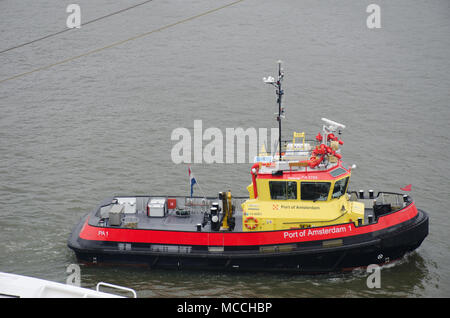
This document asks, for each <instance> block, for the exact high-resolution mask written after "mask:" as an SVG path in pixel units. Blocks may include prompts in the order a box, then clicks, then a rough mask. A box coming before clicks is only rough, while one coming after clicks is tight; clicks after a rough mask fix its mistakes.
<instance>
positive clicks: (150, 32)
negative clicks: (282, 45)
mask: <svg viewBox="0 0 450 318" xmlns="http://www.w3.org/2000/svg"><path fill="white" fill-rule="evenodd" d="M242 1H244V0H237V1H234V2H231V3H228V4H226V5H223V6H221V7H218V8H215V9H211V10H208V11H205V12H202V13H200V14H197V15H194V16H192V17H189V18H186V19H183V20H180V21H177V22H174V23H171V24H168V25H165V26H162V27H160V28H158V29H154V30H151V31H148V32H145V33H142V34H139V35H136V36H133V37H131V38H128V39H125V40H122V41H118V42H115V43H112V44H110V45H107V46H104V47H101V48H98V49H95V50H92V51H88V52H85V53H82V54H80V55H77V56H73V57H70V58H67V59H65V60H62V61H59V62H55V63H53V64H49V65H46V66H42V67H39V68H36V69H34V70H31V71H28V72H24V73H21V74H17V75H14V76H11V77H8V78H5V79H2V80H0V83H4V82H7V81H10V80H13V79H16V78H19V77H23V76H26V75H29V74H32V73H36V72H39V71H43V70H46V69H49V68H52V67H54V66H57V65H61V64H64V63H67V62H70V61H73V60H77V59H79V58H82V57H85V56H88V55H91V54H94V53H98V52H100V51H103V50H106V49H110V48H112V47H115V46H118V45H121V44H124V43H127V42H130V41H133V40H136V39H139V38H142V37H145V36H148V35H150V34H152V33H155V32H159V31H163V30H166V29H169V28H172V27H174V26H177V25H179V24H183V23H186V22H189V21H192V20H195V19H198V18H200V17H203V16H205V15H208V14H211V13H214V12H217V11H219V10H222V9H225V8H228V7H231V6H233V5H235V4H237V3H239V2H242Z"/></svg>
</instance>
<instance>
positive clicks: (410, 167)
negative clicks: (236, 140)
mask: <svg viewBox="0 0 450 318" xmlns="http://www.w3.org/2000/svg"><path fill="white" fill-rule="evenodd" d="M139 2H142V1H139V0H135V1H128V0H127V1H107V0H95V1H87V0H79V1H78V2H77V3H78V4H79V5H80V8H81V28H79V29H73V30H70V31H69V32H64V33H62V34H59V35H56V36H53V37H49V38H47V39H44V40H41V41H37V42H34V43H32V44H29V45H25V46H23V47H20V48H17V49H13V50H10V51H7V52H5V53H2V54H0V81H1V80H3V79H8V80H7V81H3V82H0V242H1V243H0V271H3V272H10V273H16V274H22V275H28V276H33V277H38V278H44V279H49V280H53V281H58V282H65V281H66V278H67V275H68V274H67V273H66V268H67V266H68V265H69V264H72V263H76V258H75V256H74V254H73V252H72V251H71V250H70V249H68V248H67V245H66V243H67V238H68V236H69V234H70V231H71V229H72V227H73V226H74V225H75V224H76V223H77V222H78V220H79V219H80V217H82V216H83V215H84V214H85V213H87V212H88V211H90V209H92V208H93V207H95V205H96V204H97V203H98V202H100V200H102V199H104V198H106V197H109V196H111V195H115V194H151V193H158V194H161V193H167V194H173V195H188V194H189V190H190V189H189V179H188V172H187V164H175V163H174V162H173V161H172V159H171V150H172V147H173V146H174V144H175V142H174V141H172V140H171V133H172V131H173V130H174V129H176V128H179V127H185V128H188V129H191V130H192V128H193V124H194V120H202V122H203V129H206V128H208V127H217V128H219V129H220V130H221V131H223V132H225V129H226V128H227V127H231V128H237V127H243V128H249V127H255V128H260V127H266V128H271V127H276V126H277V122H276V120H275V117H274V113H275V112H276V111H277V109H276V107H277V106H276V96H275V93H274V89H273V88H272V87H270V86H267V85H265V84H263V82H262V77H264V76H267V75H272V76H273V75H276V71H277V65H276V61H277V60H278V59H281V60H282V61H283V62H284V64H283V65H284V69H285V80H284V87H285V100H284V101H285V106H286V117H287V120H286V121H284V122H283V137H286V138H290V136H291V134H292V132H293V131H305V132H307V133H309V136H311V137H312V136H315V135H316V134H317V133H318V132H319V131H320V130H321V121H320V118H322V117H326V118H330V119H332V120H335V121H337V122H340V123H343V124H345V125H346V129H345V130H344V132H343V135H342V139H343V140H344V142H345V143H344V146H343V148H342V151H343V155H344V158H343V159H344V160H345V161H346V162H347V163H349V164H356V165H357V168H356V169H355V170H354V172H353V174H352V180H351V184H350V187H351V188H352V189H354V190H359V189H366V190H368V189H374V190H375V191H381V190H383V191H393V192H400V187H404V186H405V185H408V184H412V192H411V193H410V194H411V195H412V197H413V198H414V200H415V202H416V204H417V206H418V207H419V208H421V209H423V210H425V211H427V212H428V213H429V215H430V234H429V236H428V237H427V238H426V240H425V241H424V242H423V244H422V245H421V246H420V248H419V249H417V250H416V251H415V252H413V253H411V254H409V255H408V256H406V257H405V258H404V259H402V260H400V261H398V262H396V263H395V264H393V265H389V266H387V267H383V268H382V270H381V287H380V288H374V289H371V288H368V287H367V284H366V280H367V276H368V274H367V273H366V272H365V271H363V270H361V271H357V272H354V273H349V274H330V275H320V276H301V275H291V274H267V273H246V274H244V273H242V274H236V273H219V272H213V273H211V272H195V271H192V272H186V271H162V270H149V269H148V268H133V267H132V268H116V267H87V266H81V284H82V286H83V287H88V288H92V287H94V286H95V285H96V283H97V282H99V281H105V282H109V283H113V284H119V285H123V286H127V287H130V288H133V289H135V290H136V291H137V294H138V296H139V297H222V296H227V297H449V296H450V271H449V268H450V241H449V239H448V237H449V235H448V233H449V229H450V221H449V213H448V210H447V207H448V201H449V199H450V181H449V177H450V173H449V171H450V164H449V160H450V147H449V141H450V139H449V134H450V128H449V127H450V126H449V122H450V110H449V107H450V103H449V101H450V89H449V88H450V58H449V57H450V36H449V34H450V2H449V1H447V0H433V1H425V0H420V1H405V0H399V1H384V0H374V1H360V0H357V1H356V0H355V1H329V0H319V1H313V0H308V1H304V0H302V1H297V0H285V1H268V0H245V1H242V2H239V3H236V4H235V5H232V6H229V7H226V8H224V9H221V10H218V11H214V12H211V13H209V14H206V15H203V16H200V17H197V18H195V19H191V20H189V21H184V22H183V23H179V24H176V25H173V26H171V27H168V28H164V29H162V30H160V31H155V32H151V33H149V34H148V35H146V36H141V37H138V38H136V39H134V40H130V41H127V42H124V43H122V44H120V45H116V46H113V47H110V48H107V49H104V50H100V51H97V52H95V53H92V54H89V55H86V56H83V57H80V58H77V59H73V60H69V61H67V62H64V63H61V64H56V65H53V64H55V63H58V62H60V61H64V60H66V59H70V58H72V57H76V56H79V55H82V54H84V53H86V52H90V51H93V50H96V49H99V48H104V47H107V46H109V45H111V44H112V43H116V42H119V41H123V40H125V39H130V38H132V37H135V36H137V35H140V34H144V33H147V32H150V31H152V30H157V29H159V28H161V27H164V26H168V25H171V24H174V23H176V22H178V21H183V20H185V19H187V18H189V17H193V16H197V15H199V14H201V13H204V12H207V11H209V10H212V9H215V8H218V7H221V6H223V5H226V4H228V3H231V2H232V1H231V0H227V1H225V0H223V1H222V0H220V1H207V0H195V1H194V0H193V1H181V0H165V1H162V0H154V1H152V2H149V3H147V4H145V5H142V6H140V7H138V8H135V9H131V10H128V11H125V12H123V13H120V14H117V15H114V16H110V17H108V18H105V19H101V20H98V21H97V22H95V23H90V24H88V25H85V26H83V22H85V21H90V20H93V19H96V18H98V17H101V16H105V15H107V14H109V13H111V12H115V11H118V10H121V9H123V8H125V7H128V6H132V5H134V4H137V3H139ZM370 3H376V4H378V5H379V7H380V18H381V28H377V29H370V28H368V27H367V23H366V20H367V17H368V16H369V15H370V13H367V12H366V8H367V6H368V5H369V4H370ZM68 4H69V3H66V2H64V1H57V0H46V1H44V0H40V1H35V0H22V1H14V0H1V1H0V51H2V50H5V49H7V48H10V47H13V46H16V45H19V44H21V43H25V42H28V41H32V40H34V39H37V38H40V37H43V36H45V35H48V34H52V33H55V32H58V31H60V30H62V29H65V28H67V26H66V19H67V17H68V15H69V13H67V12H66V7H67V5H68ZM49 65H53V66H51V67H49V68H46V66H49ZM40 68H42V69H41V70H38V71H35V72H32V73H29V74H24V75H21V76H19V77H16V78H13V77H14V76H15V75H18V74H23V73H26V72H30V71H33V70H37V69H40ZM204 144H205V143H204ZM250 167H251V163H244V164H237V163H236V164H219V163H214V164H206V163H202V164H192V165H191V168H192V170H193V171H194V173H195V176H196V179H197V181H198V182H199V184H200V186H201V188H202V190H204V191H205V192H207V195H215V194H217V193H218V192H220V191H224V190H228V189H230V190H231V191H232V193H233V195H236V196H242V195H247V190H246V186H247V185H248V184H250V182H251V177H250V171H249V170H250ZM195 191H199V189H198V188H196V190H195ZM196 193H197V192H196Z"/></svg>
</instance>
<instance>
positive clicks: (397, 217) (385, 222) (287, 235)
mask: <svg viewBox="0 0 450 318" xmlns="http://www.w3.org/2000/svg"><path fill="white" fill-rule="evenodd" d="M417 213H418V212H417V208H416V206H415V205H414V203H413V204H410V205H409V206H407V207H405V208H404V209H402V210H400V211H398V212H395V213H391V214H388V215H385V216H381V217H380V218H379V219H378V222H377V223H374V224H372V225H364V226H360V227H355V225H354V223H346V224H339V225H332V226H324V227H317V228H310V229H292V230H278V231H268V232H240V233H236V232H224V233H222V232H215V233H208V232H182V231H164V230H138V229H120V228H105V227H96V226H91V225H89V224H88V221H89V218H88V219H87V220H86V222H85V224H84V225H83V228H82V229H81V231H80V238H82V239H84V240H91V241H108V242H130V243H153V244H175V245H206V246H211V245H212V246H249V245H270V244H284V243H297V242H298V243H301V242H308V241H317V240H329V239H337V238H342V237H346V236H354V235H361V234H366V233H370V232H375V231H379V230H382V229H385V228H388V227H391V226H394V225H397V224H400V223H403V222H405V221H407V220H410V219H411V218H413V217H415V216H416V215H417Z"/></svg>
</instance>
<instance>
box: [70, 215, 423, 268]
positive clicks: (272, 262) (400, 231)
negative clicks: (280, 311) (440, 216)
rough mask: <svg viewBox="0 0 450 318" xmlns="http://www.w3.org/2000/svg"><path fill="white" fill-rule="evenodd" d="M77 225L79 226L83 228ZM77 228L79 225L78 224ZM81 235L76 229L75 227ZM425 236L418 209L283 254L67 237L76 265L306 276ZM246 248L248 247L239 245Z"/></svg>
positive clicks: (383, 255)
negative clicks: (158, 248)
mask: <svg viewBox="0 0 450 318" xmlns="http://www.w3.org/2000/svg"><path fill="white" fill-rule="evenodd" d="M82 223H83V222H81V223H80V224H82ZM78 227H80V225H79V226H78ZM78 231H79V229H78ZM427 235H428V216H427V214H426V213H425V212H424V211H421V210H419V212H418V214H417V215H416V216H415V217H414V218H413V219H411V220H408V221H407V222H404V223H401V224H399V225H396V226H394V227H391V228H387V229H384V230H381V231H378V232H376V233H368V234H364V235H358V236H353V237H345V238H344V239H343V240H342V241H343V242H342V245H341V246H337V247H332V246H325V245H323V244H322V243H323V242H321V241H319V242H314V244H311V243H310V244H308V243H304V245H303V246H299V247H298V248H296V249H295V250H292V251H286V252H271V253H261V252H254V251H253V250H251V249H248V252H243V251H242V250H241V251H240V252H237V251H236V250H234V251H227V250H224V251H223V252H214V253H211V252H210V253H208V252H190V253H185V254H183V253H164V252H149V251H145V250H132V249H131V250H121V251H118V250H114V251H113V250H111V249H110V248H109V249H108V248H104V247H103V248H102V244H101V242H100V243H98V242H91V241H84V240H81V239H79V238H78V237H77V229H75V230H74V233H73V234H72V237H71V238H70V239H69V247H70V248H71V249H73V250H74V251H75V253H76V256H77V258H78V260H79V261H80V262H83V263H89V264H114V265H117V264H124V265H125V264H126V265H131V264H133V265H145V266H149V267H150V268H155V269H156V268H162V269H177V270H184V269H189V270H218V271H224V270H229V271H253V272H254V271H272V272H297V273H304V274H313V273H328V272H339V271H348V270H351V269H353V268H357V267H365V266H368V265H370V264H379V265H381V264H386V263H389V262H392V261H394V260H397V259H400V258H402V257H403V256H404V255H405V254H406V253H408V252H412V251H414V250H415V249H417V248H418V247H419V246H420V244H421V243H422V241H423V240H424V239H425V237H426V236H427ZM242 248H243V249H245V248H246V247H244V246H243V247H242Z"/></svg>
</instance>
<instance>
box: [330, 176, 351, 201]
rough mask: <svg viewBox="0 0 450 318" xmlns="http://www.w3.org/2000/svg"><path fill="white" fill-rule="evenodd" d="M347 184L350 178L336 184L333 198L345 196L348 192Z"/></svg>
mask: <svg viewBox="0 0 450 318" xmlns="http://www.w3.org/2000/svg"><path fill="white" fill-rule="evenodd" d="M347 184H348V177H347V178H344V179H341V180H338V181H336V182H335V183H334V189H333V196H332V198H333V199H335V198H340V197H341V196H343V195H344V194H345V191H346V190H347Z"/></svg>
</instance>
